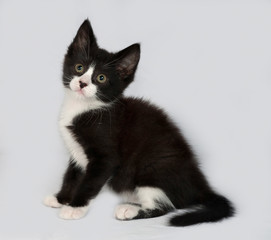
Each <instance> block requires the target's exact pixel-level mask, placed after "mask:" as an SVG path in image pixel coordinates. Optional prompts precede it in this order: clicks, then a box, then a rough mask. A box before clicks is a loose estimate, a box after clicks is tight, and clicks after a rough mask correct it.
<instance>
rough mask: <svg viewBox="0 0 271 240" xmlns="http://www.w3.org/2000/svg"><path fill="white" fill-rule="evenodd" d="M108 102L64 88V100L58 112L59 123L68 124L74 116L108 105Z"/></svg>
mask: <svg viewBox="0 0 271 240" xmlns="http://www.w3.org/2000/svg"><path fill="white" fill-rule="evenodd" d="M108 105H110V104H108V103H104V102H101V101H99V100H97V99H96V97H93V98H85V97H83V96H82V97H81V96H80V95H78V94H77V93H75V92H73V91H71V90H69V89H65V95H64V101H63V104H62V109H61V113H60V119H59V121H60V124H61V125H66V126H67V125H70V124H71V122H72V120H73V119H74V117H76V116H77V115H79V114H82V113H84V112H87V111H90V110H95V109H99V108H103V107H108Z"/></svg>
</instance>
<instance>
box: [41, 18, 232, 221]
mask: <svg viewBox="0 0 271 240" xmlns="http://www.w3.org/2000/svg"><path fill="white" fill-rule="evenodd" d="M139 58H140V46H139V44H133V45H131V46H130V47H128V48H126V49H124V50H122V51H120V52H117V53H109V52H107V51H105V50H103V49H100V48H99V47H98V44H97V42H96V38H95V36H94V34H93V30H92V28H91V25H90V22H89V21H88V20H86V21H85V22H84V23H83V24H82V25H81V27H80V28H79V30H78V32H77V35H76V37H75V38H74V40H73V42H72V43H71V45H70V46H69V48H68V51H67V54H66V56H65V60H64V65H63V85H64V88H65V92H66V94H65V100H64V103H63V106H62V111H61V116H60V131H61V133H62V136H63V139H64V142H65V144H66V146H67V148H68V150H69V152H70V155H71V158H70V162H69V166H68V168H67V171H66V173H65V175H64V178H63V184H62V188H61V190H60V191H59V192H58V193H57V194H56V197H55V198H54V197H50V198H47V199H46V200H45V204H46V205H48V206H51V207H61V206H62V205H64V206H62V208H61V210H60V217H61V218H63V219H79V218H81V217H83V216H84V215H85V214H86V213H87V209H88V205H89V203H90V201H91V199H93V198H95V196H97V194H98V193H99V191H100V190H101V188H102V187H103V186H104V185H105V184H106V183H107V184H108V185H109V186H110V187H111V189H112V190H113V191H115V192H117V193H119V194H121V195H126V196H128V197H127V199H126V201H125V202H124V203H123V204H121V205H120V206H118V207H117V208H116V211H115V216H116V218H117V219H119V220H131V219H139V218H150V217H157V216H161V215H164V214H166V213H168V212H170V211H173V210H174V209H184V208H190V209H191V208H192V210H191V211H189V212H186V213H185V214H183V215H177V216H175V217H173V218H172V219H171V220H170V224H171V225H173V226H187V225H192V224H197V223H202V222H215V221H219V220H221V219H223V218H226V217H230V216H232V215H233V212H234V210H233V207H232V205H231V204H230V202H229V201H228V200H227V199H226V198H225V197H222V196H220V195H219V194H216V193H215V192H214V191H213V190H212V189H211V187H210V186H209V184H208V182H207V181H206V179H205V177H204V176H203V174H202V173H201V171H200V169H199V167H198V164H197V161H196V158H195V156H194V154H193V152H192V150H191V147H190V146H189V145H188V143H187V142H186V140H185V139H184V137H183V136H182V134H181V132H180V130H179V129H178V128H177V127H176V126H175V125H174V123H173V122H172V121H171V119H170V118H169V117H168V116H167V115H166V114H165V113H164V111H163V110H161V109H160V108H158V107H156V106H154V105H152V104H150V103H149V102H147V101H144V100H142V99H137V98H128V97H123V95H122V93H123V91H124V90H125V88H126V87H127V86H128V85H129V84H130V83H131V82H132V81H133V79H134V75H135V71H136V69H137V65H138V62H139ZM78 64H79V65H80V66H82V67H80V68H78V69H77V66H78ZM101 74H102V75H101ZM101 76H102V77H101Z"/></svg>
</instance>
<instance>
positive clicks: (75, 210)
mask: <svg viewBox="0 0 271 240" xmlns="http://www.w3.org/2000/svg"><path fill="white" fill-rule="evenodd" d="M87 211H88V207H70V206H63V207H62V208H61V209H60V213H59V217H60V218H62V219H65V220H71V219H73V220H76V219H80V218H82V217H84V216H85V215H86V213H87Z"/></svg>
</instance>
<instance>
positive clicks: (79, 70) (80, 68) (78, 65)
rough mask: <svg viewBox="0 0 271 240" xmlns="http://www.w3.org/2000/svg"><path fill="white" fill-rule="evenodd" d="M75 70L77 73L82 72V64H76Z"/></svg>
mask: <svg viewBox="0 0 271 240" xmlns="http://www.w3.org/2000/svg"><path fill="white" fill-rule="evenodd" d="M75 71H76V72H79V73H81V72H83V71H84V67H83V65H82V64H80V63H79V64H76V65H75Z"/></svg>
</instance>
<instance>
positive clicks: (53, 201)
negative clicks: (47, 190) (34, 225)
mask: <svg viewBox="0 0 271 240" xmlns="http://www.w3.org/2000/svg"><path fill="white" fill-rule="evenodd" d="M43 204H44V205H45V206H47V207H52V208H60V207H62V204H61V203H59V202H58V201H57V198H56V197H55V196H52V195H50V196H47V197H45V199H44V200H43Z"/></svg>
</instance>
